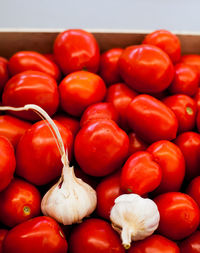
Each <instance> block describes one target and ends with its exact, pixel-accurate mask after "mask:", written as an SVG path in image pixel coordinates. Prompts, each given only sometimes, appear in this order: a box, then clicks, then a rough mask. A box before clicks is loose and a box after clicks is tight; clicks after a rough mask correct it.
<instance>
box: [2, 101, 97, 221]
mask: <svg viewBox="0 0 200 253" xmlns="http://www.w3.org/2000/svg"><path fill="white" fill-rule="evenodd" d="M29 109H32V110H34V111H35V112H36V113H37V114H38V115H39V116H40V117H41V118H42V119H46V122H47V124H48V127H49V128H50V130H51V132H52V134H53V136H54V137H55V140H56V144H57V146H58V149H59V151H60V154H61V157H62V158H61V160H62V163H63V169H62V175H61V177H60V179H59V181H58V182H57V183H56V184H55V185H54V186H53V187H52V188H51V189H50V190H49V191H48V192H47V193H46V194H45V195H44V197H43V199H42V203H41V210H42V213H43V214H44V215H46V216H50V217H52V218H54V219H55V220H56V221H58V222H60V223H63V224H64V225H70V224H73V223H77V222H80V221H81V220H82V219H83V218H84V217H86V216H88V215H90V214H91V213H92V212H93V211H94V210H95V208H96V205H97V196H96V191H95V190H94V189H93V188H92V187H91V186H89V185H88V184H86V183H85V182H83V181H82V180H81V179H79V178H77V177H76V176H75V174H74V168H73V167H70V166H69V161H68V156H67V151H65V148H64V143H63V141H62V138H61V135H60V132H59V130H58V128H57V126H56V125H55V123H54V122H53V120H52V119H51V118H50V116H49V115H48V114H47V113H46V112H45V111H44V110H43V109H42V108H41V107H39V106H37V105H31V104H30V105H25V106H24V107H18V108H16V107H10V106H0V110H13V111H23V110H29Z"/></svg>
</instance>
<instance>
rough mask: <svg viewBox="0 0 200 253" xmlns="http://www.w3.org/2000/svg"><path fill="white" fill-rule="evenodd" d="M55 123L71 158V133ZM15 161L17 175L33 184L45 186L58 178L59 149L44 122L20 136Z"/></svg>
mask: <svg viewBox="0 0 200 253" xmlns="http://www.w3.org/2000/svg"><path fill="white" fill-rule="evenodd" d="M55 123H56V125H57V127H58V129H59V131H60V134H61V136H62V139H63V142H64V145H65V148H66V147H67V149H68V153H69V158H71V155H72V133H71V132H70V131H69V130H67V129H66V128H65V127H64V126H62V125H61V124H59V123H58V122H56V121H55ZM16 160H17V169H16V173H17V175H19V176H20V177H23V178H25V179H26V180H28V181H29V182H31V183H33V184H36V185H43V184H47V183H49V182H51V181H52V180H54V179H56V178H57V177H58V176H60V174H61V169H62V163H61V157H60V153H59V149H58V147H57V144H56V142H55V138H54V136H53V135H52V133H51V131H50V130H49V128H48V126H47V124H46V122H45V121H39V122H37V123H35V124H33V125H32V127H31V128H29V129H28V130H27V131H26V133H25V134H24V135H23V136H22V138H21V139H20V141H19V143H18V146H17V150H16Z"/></svg>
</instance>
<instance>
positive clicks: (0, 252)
mask: <svg viewBox="0 0 200 253" xmlns="http://www.w3.org/2000/svg"><path fill="white" fill-rule="evenodd" d="M7 233H8V230H7V229H0V253H3V248H2V247H3V241H4V239H5V237H6V235H7Z"/></svg>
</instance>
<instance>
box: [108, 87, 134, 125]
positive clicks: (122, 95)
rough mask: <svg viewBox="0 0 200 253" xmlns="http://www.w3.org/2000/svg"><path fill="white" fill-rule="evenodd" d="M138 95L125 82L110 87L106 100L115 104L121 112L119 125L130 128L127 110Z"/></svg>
mask: <svg viewBox="0 0 200 253" xmlns="http://www.w3.org/2000/svg"><path fill="white" fill-rule="evenodd" d="M136 96H137V93H136V92H135V91H133V90H131V89H130V88H129V87H127V85H126V84H125V83H116V84H113V85H111V86H110V87H109V88H108V91H107V95H106V101H107V102H110V103H112V104H113V105H114V107H115V108H116V110H117V111H118V113H119V125H120V126H121V127H122V129H125V130H126V129H128V122H127V118H126V111H127V108H128V105H129V104H130V102H131V101H132V100H133V98H135V97H136Z"/></svg>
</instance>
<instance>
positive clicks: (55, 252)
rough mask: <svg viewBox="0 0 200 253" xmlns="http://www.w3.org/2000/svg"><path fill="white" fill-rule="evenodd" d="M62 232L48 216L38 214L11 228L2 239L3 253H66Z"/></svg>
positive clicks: (66, 246)
mask: <svg viewBox="0 0 200 253" xmlns="http://www.w3.org/2000/svg"><path fill="white" fill-rule="evenodd" d="M67 248H68V244H67V241H66V239H65V236H64V233H63V231H62V229H61V227H60V226H59V225H58V223H57V222H56V221H55V220H53V219H52V218H50V217H45V216H40V217H35V218H33V219H30V220H28V221H25V222H23V223H21V224H19V225H17V226H15V227H14V228H12V229H11V230H10V231H9V232H8V233H7V236H6V238H5V239H4V241H3V252H4V253H16V252H20V253H27V252H29V253H35V252H37V253H44V252H46V253H47V252H48V253H66V252H67Z"/></svg>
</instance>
